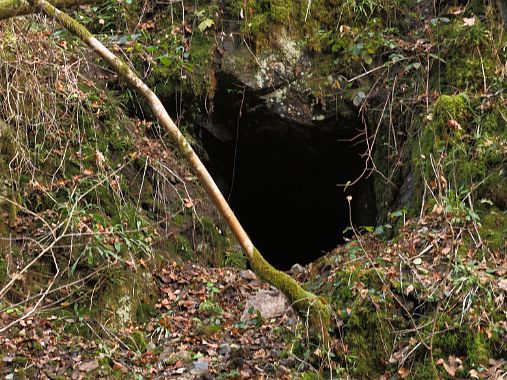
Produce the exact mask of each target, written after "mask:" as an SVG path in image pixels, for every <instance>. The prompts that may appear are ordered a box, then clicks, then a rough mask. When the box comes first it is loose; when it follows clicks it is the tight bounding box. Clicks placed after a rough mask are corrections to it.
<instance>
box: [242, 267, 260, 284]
mask: <svg viewBox="0 0 507 380" xmlns="http://www.w3.org/2000/svg"><path fill="white" fill-rule="evenodd" d="M239 276H240V277H241V278H242V279H244V280H248V281H255V280H257V276H256V275H255V273H254V272H252V271H251V270H250V269H247V270H242V271H241V272H239Z"/></svg>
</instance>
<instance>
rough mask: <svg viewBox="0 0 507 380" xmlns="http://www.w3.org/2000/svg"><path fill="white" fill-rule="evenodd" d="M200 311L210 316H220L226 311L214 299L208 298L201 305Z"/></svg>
mask: <svg viewBox="0 0 507 380" xmlns="http://www.w3.org/2000/svg"><path fill="white" fill-rule="evenodd" d="M199 311H200V312H201V313H204V314H205V315H206V316H208V317H218V316H221V315H222V314H223V313H224V310H223V309H222V308H221V307H220V305H219V304H217V303H216V302H214V301H211V300H206V301H204V302H201V303H200V305H199Z"/></svg>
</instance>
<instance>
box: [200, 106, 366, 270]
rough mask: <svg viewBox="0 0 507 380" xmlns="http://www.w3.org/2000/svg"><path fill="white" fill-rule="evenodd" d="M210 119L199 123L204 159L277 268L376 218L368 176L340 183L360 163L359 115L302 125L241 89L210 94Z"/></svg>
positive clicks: (313, 255)
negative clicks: (212, 106)
mask: <svg viewBox="0 0 507 380" xmlns="http://www.w3.org/2000/svg"><path fill="white" fill-rule="evenodd" d="M215 99H217V100H216V103H215V110H214V113H213V118H212V120H208V121H206V123H202V125H201V126H200V127H201V128H200V129H199V130H200V131H201V140H202V142H203V144H204V147H205V149H206V151H207V153H208V160H207V163H206V165H207V166H208V168H209V169H210V172H211V173H212V175H213V176H214V178H215V180H216V181H217V182H218V184H219V186H220V187H221V189H222V191H223V192H224V195H225V196H226V198H228V199H229V202H230V204H231V207H232V208H233V210H234V212H235V214H236V215H237V216H238V218H239V220H240V222H241V223H242V224H243V226H244V227H245V229H246V231H247V232H248V234H249V235H250V237H251V239H252V241H253V242H254V244H255V245H256V246H257V248H258V249H259V250H260V252H261V253H262V254H263V255H264V256H265V257H266V259H267V260H268V261H269V262H270V263H272V264H273V265H275V266H276V267H277V268H279V269H288V268H290V267H291V266H292V265H293V264H295V263H299V264H307V263H309V262H311V261H314V260H316V259H317V258H319V257H321V256H323V255H324V254H325V253H326V252H328V251H330V250H332V249H333V248H335V247H336V246H337V245H338V244H340V243H342V242H343V240H344V237H345V236H344V233H343V231H344V230H345V229H346V228H347V227H348V226H350V221H349V207H348V202H347V200H346V197H347V196H348V195H352V197H353V201H352V220H353V223H354V224H355V225H361V226H363V225H374V224H375V219H376V209H375V197H374V192H373V185H372V183H371V178H370V179H367V180H361V181H359V182H358V184H356V185H354V186H351V187H349V188H348V189H346V190H345V191H344V187H343V186H339V184H345V183H347V182H348V181H354V180H355V179H356V178H357V177H358V176H359V175H360V174H361V173H362V171H363V169H364V166H365V162H364V158H363V157H362V153H364V151H365V144H364V143H361V141H360V139H355V140H353V141H345V140H351V139H353V138H354V137H357V135H358V133H359V132H358V129H359V128H360V124H359V121H358V120H342V121H341V122H340V120H337V119H335V118H333V120H327V121H323V122H319V123H318V124H315V125H299V124H297V123H293V122H290V121H287V120H284V119H282V118H280V117H278V116H277V115H275V114H273V113H270V112H269V111H268V110H267V109H266V108H265V107H262V106H261V107H259V106H256V105H255V104H254V103H255V102H256V101H257V99H258V98H256V97H253V96H252V97H248V96H247V97H246V98H245V99H244V100H243V112H242V116H241V118H240V119H239V122H238V115H239V108H240V105H241V99H242V98H241V97H239V99H238V96H236V97H232V96H224V97H222V98H220V97H217V98H215Z"/></svg>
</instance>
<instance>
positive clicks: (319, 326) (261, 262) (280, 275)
mask: <svg viewBox="0 0 507 380" xmlns="http://www.w3.org/2000/svg"><path fill="white" fill-rule="evenodd" d="M252 250H253V251H252V253H251V254H250V255H248V259H249V262H250V265H251V267H252V269H253V271H254V272H255V274H257V275H258V276H259V277H260V278H262V279H263V280H265V281H266V282H268V283H269V284H271V285H273V286H274V287H276V288H277V289H279V290H280V291H281V292H282V293H283V294H284V295H285V296H286V297H287V299H288V301H289V304H291V305H292V307H293V308H294V310H295V311H296V312H297V313H298V314H299V315H300V316H301V317H302V318H304V319H306V320H308V322H309V325H310V329H311V330H312V334H313V335H314V336H316V337H318V338H320V340H321V341H322V342H324V343H325V342H326V341H327V339H328V336H329V331H328V330H329V328H330V323H331V310H330V307H329V306H328V305H326V304H325V303H324V301H323V299H322V298H319V297H317V296H316V295H314V294H313V293H310V292H308V291H306V290H304V289H303V288H302V287H301V286H300V285H299V284H298V283H297V282H296V280H294V279H293V278H292V277H290V276H289V275H288V274H286V273H284V272H282V271H279V270H277V269H275V268H274V267H273V266H272V265H271V264H269V263H268V262H267V261H266V260H265V259H264V257H262V255H261V254H260V252H259V251H258V250H257V248H255V247H252Z"/></svg>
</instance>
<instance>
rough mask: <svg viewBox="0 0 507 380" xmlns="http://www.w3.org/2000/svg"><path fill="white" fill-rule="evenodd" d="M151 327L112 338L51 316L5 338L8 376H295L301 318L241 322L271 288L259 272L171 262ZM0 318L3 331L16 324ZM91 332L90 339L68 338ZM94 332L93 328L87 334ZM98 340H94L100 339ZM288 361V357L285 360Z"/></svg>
mask: <svg viewBox="0 0 507 380" xmlns="http://www.w3.org/2000/svg"><path fill="white" fill-rule="evenodd" d="M156 276H157V279H158V281H157V282H158V284H159V294H158V297H159V302H158V303H157V304H156V305H155V310H154V312H153V313H152V314H155V315H156V316H154V317H153V318H151V319H150V321H149V322H147V323H145V324H143V325H140V326H130V327H128V328H125V329H123V330H120V331H118V332H112V331H110V330H108V329H107V328H106V327H105V326H103V325H98V324H97V323H96V321H95V322H94V321H91V320H86V317H85V318H84V320H78V319H79V317H64V318H62V317H57V316H56V315H58V312H57V311H55V313H54V314H52V313H51V312H49V313H45V315H44V316H40V315H39V316H34V317H29V318H26V319H24V320H22V321H20V322H19V324H18V325H17V326H16V327H13V328H11V329H9V330H8V331H7V333H6V334H2V335H0V352H2V355H1V359H0V373H1V374H2V375H3V376H5V378H6V379H12V378H41V379H44V378H49V379H59V378H62V379H63V378H72V379H84V378H116V377H118V378H125V377H126V378H140V379H141V378H160V379H162V378H163V379H166V378H178V379H185V378H188V379H194V378H203V379H205V378H215V377H216V376H218V377H219V378H268V377H269V378H273V377H276V378H280V379H283V378H287V379H288V378H291V376H289V374H290V372H291V370H293V369H294V367H296V364H297V363H296V361H295V358H294V357H292V358H291V357H289V355H288V354H287V352H288V351H287V349H288V347H287V338H288V340H290V338H291V337H293V331H294V330H295V324H296V323H297V318H296V317H295V316H294V314H293V313H292V312H291V310H290V309H289V311H288V312H287V313H286V314H284V315H280V316H276V317H274V318H271V319H269V320H265V319H263V318H261V317H260V316H258V315H257V314H255V313H254V314H253V315H252V316H251V318H249V317H246V319H245V320H243V321H242V320H241V316H242V314H243V313H244V308H245V306H244V305H245V303H246V300H247V298H248V297H249V296H251V295H253V294H255V293H257V292H258V291H259V290H268V289H269V286H268V285H267V284H264V283H260V282H259V281H257V279H256V277H255V275H254V274H253V273H252V272H251V271H240V270H238V269H233V268H224V269H209V268H203V267H200V266H197V265H194V264H191V263H185V264H183V265H178V264H176V263H170V264H169V265H168V266H167V267H166V268H164V269H163V270H162V271H161V273H159V274H156ZM16 318H17V313H16V310H15V309H11V310H8V311H6V312H3V313H1V314H0V326H5V325H7V324H9V323H11V322H12V321H14V320H16ZM72 324H75V325H81V326H83V325H84V326H85V330H88V331H85V332H86V334H84V335H85V336H87V335H88V336H87V337H84V336H79V335H77V334H75V333H69V332H68V326H69V325H72ZM86 326H88V329H86ZM92 335H94V336H92ZM284 356H285V357H284Z"/></svg>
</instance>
